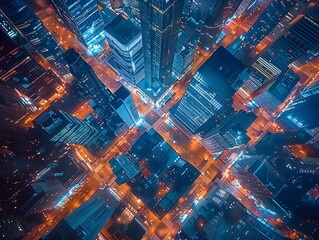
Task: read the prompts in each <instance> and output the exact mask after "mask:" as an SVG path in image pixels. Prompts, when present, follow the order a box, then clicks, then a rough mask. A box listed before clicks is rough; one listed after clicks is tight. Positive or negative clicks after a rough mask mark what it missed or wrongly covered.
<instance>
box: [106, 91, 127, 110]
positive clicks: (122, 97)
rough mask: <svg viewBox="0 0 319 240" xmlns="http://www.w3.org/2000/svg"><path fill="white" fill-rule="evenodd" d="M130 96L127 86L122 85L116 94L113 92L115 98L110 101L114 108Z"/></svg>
mask: <svg viewBox="0 0 319 240" xmlns="http://www.w3.org/2000/svg"><path fill="white" fill-rule="evenodd" d="M128 96H130V92H129V91H128V90H127V89H126V88H125V87H123V86H122V87H120V88H119V89H118V90H117V91H116V92H115V93H114V94H113V97H114V98H113V99H112V101H111V102H110V103H111V106H112V107H113V108H114V109H118V108H119V107H120V106H121V105H122V104H123V101H124V100H125V99H126V98H127V97H128Z"/></svg>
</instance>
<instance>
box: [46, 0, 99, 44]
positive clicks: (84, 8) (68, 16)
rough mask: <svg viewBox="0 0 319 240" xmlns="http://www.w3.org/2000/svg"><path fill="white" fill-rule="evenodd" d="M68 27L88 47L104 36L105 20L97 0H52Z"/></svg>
mask: <svg viewBox="0 0 319 240" xmlns="http://www.w3.org/2000/svg"><path fill="white" fill-rule="evenodd" d="M52 1H53V4H54V6H55V8H56V10H57V12H58V14H59V15H60V17H61V19H62V21H63V22H64V24H65V25H66V26H67V28H68V29H69V30H70V31H71V32H73V33H74V34H75V35H76V36H77V37H78V39H79V41H80V42H82V43H83V44H84V45H85V46H86V47H92V46H94V45H95V44H96V43H97V42H98V41H100V40H102V39H103V38H104V32H103V27H104V22H103V19H102V16H101V13H100V11H99V9H98V6H97V2H96V0H72V1H67V0H52Z"/></svg>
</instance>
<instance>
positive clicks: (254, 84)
mask: <svg viewBox="0 0 319 240" xmlns="http://www.w3.org/2000/svg"><path fill="white" fill-rule="evenodd" d="M266 82H267V81H266V78H265V77H263V76H261V74H258V73H257V72H254V71H252V70H251V69H250V68H246V69H245V70H244V71H243V72H242V73H241V74H240V75H239V76H238V78H237V79H236V81H235V82H234V83H233V84H235V87H236V88H237V87H239V91H237V93H238V94H239V95H240V96H241V97H242V98H244V99H246V98H248V97H250V96H251V94H252V93H253V92H254V91H255V90H257V89H258V88H260V87H261V86H263V85H264V84H265V83H266Z"/></svg>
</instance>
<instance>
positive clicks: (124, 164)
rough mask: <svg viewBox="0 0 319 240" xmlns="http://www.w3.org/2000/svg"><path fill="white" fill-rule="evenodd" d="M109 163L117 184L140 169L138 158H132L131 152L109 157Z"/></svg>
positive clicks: (125, 180)
mask: <svg viewBox="0 0 319 240" xmlns="http://www.w3.org/2000/svg"><path fill="white" fill-rule="evenodd" d="M110 165H111V166H112V168H113V169H112V171H113V173H114V174H115V175H116V177H117V179H116V183H117V184H123V183H125V182H128V181H129V180H131V179H132V178H134V177H136V176H137V175H138V174H139V173H141V171H142V168H141V167H140V165H139V163H138V160H137V159H134V157H133V155H132V154H125V155H120V156H116V157H114V158H112V159H111V161H110Z"/></svg>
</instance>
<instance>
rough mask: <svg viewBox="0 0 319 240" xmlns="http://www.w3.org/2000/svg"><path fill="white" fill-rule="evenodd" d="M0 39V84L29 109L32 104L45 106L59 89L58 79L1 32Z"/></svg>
mask: <svg viewBox="0 0 319 240" xmlns="http://www.w3.org/2000/svg"><path fill="white" fill-rule="evenodd" d="M0 39H1V42H0V56H1V57H0V82H2V83H5V84H6V85H7V86H8V87H10V88H12V89H16V90H17V91H18V92H19V93H20V95H21V97H22V96H24V99H25V100H26V101H27V102H26V104H28V105H30V107H32V106H31V105H32V104H33V102H35V103H37V105H38V106H40V105H45V104H46V103H47V102H48V100H49V99H50V98H51V97H52V96H53V95H54V94H55V93H56V92H57V89H59V87H61V85H60V84H59V79H58V78H57V77H56V76H55V75H53V74H52V73H50V72H49V71H47V72H46V71H45V70H44V69H43V68H42V67H41V66H40V65H39V64H38V63H37V62H36V61H35V60H33V59H32V58H31V57H30V55H29V54H27V53H26V52H25V51H24V50H22V49H21V48H19V47H18V46H17V45H16V44H15V43H14V42H13V41H12V40H11V39H10V38H9V37H8V36H6V35H5V34H4V33H3V32H2V31H1V30H0ZM44 86H45V87H44ZM21 100H22V98H21ZM28 101H29V102H28Z"/></svg>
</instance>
